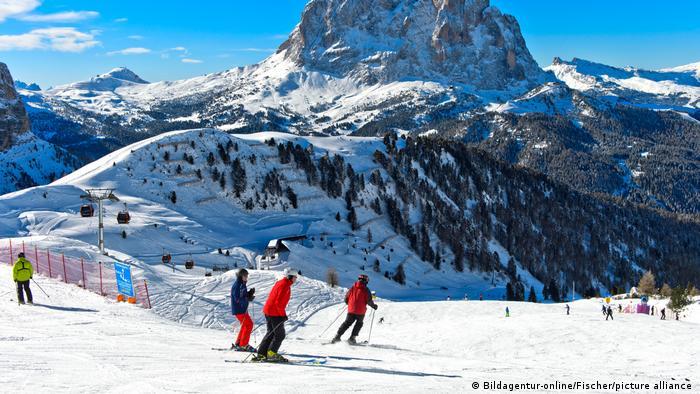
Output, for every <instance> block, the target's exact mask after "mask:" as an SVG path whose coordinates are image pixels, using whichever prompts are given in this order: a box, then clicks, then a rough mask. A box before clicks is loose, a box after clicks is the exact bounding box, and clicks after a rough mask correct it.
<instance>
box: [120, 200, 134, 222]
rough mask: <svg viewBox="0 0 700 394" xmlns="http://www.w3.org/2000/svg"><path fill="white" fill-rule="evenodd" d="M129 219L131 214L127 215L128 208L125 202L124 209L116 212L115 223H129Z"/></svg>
mask: <svg viewBox="0 0 700 394" xmlns="http://www.w3.org/2000/svg"><path fill="white" fill-rule="evenodd" d="M130 221H131V215H129V209H128V208H127V207H126V204H124V209H123V210H121V211H119V213H118V214H117V223H119V224H129V222H130Z"/></svg>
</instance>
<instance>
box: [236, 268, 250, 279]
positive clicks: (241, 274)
mask: <svg viewBox="0 0 700 394" xmlns="http://www.w3.org/2000/svg"><path fill="white" fill-rule="evenodd" d="M247 275H248V270H247V269H245V268H241V269H239V270H238V272H236V276H237V277H239V278H242V277H244V276H247Z"/></svg>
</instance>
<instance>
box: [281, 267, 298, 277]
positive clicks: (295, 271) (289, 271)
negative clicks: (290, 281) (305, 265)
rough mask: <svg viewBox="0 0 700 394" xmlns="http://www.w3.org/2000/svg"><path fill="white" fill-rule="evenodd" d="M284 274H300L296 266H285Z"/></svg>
mask: <svg viewBox="0 0 700 394" xmlns="http://www.w3.org/2000/svg"><path fill="white" fill-rule="evenodd" d="M284 276H299V271H298V270H296V269H294V268H285V269H284Z"/></svg>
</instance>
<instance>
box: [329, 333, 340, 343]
mask: <svg viewBox="0 0 700 394" xmlns="http://www.w3.org/2000/svg"><path fill="white" fill-rule="evenodd" d="M338 342H340V335H336V336H335V337H334V338H333V339H331V343H338Z"/></svg>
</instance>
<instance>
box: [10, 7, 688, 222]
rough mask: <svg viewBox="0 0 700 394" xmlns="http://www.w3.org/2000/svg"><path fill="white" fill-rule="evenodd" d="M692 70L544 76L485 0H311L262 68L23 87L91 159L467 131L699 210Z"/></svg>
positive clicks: (540, 160)
mask: <svg viewBox="0 0 700 394" xmlns="http://www.w3.org/2000/svg"><path fill="white" fill-rule="evenodd" d="M370 10H371V12H370ZM696 69H697V68H694V67H692V66H687V67H681V68H678V69H673V70H664V71H645V70H638V69H631V68H628V69H619V68H614V67H609V66H605V65H601V64H595V63H591V62H586V61H582V60H574V61H572V62H564V61H562V60H559V59H557V60H555V62H554V64H553V65H552V66H550V67H548V68H547V69H546V71H545V70H542V69H540V68H539V67H537V65H536V64H535V62H534V61H533V59H532V57H531V56H530V53H529V51H528V49H527V46H526V45H525V42H524V40H523V38H522V35H521V34H520V28H519V26H518V23H517V21H516V20H515V18H513V17H512V16H509V15H503V14H502V13H501V12H500V11H498V9H496V8H494V7H492V6H490V5H489V2H488V1H487V0H450V1H447V0H419V1H407V0H383V1H379V2H377V1H369V0H347V1H339V0H313V1H311V2H310V3H309V4H308V5H307V7H306V8H305V10H304V12H303V15H302V17H301V22H300V23H299V25H298V26H297V27H296V28H295V29H294V30H293V31H292V32H291V34H290V36H289V38H288V40H287V41H286V42H285V43H283V44H282V45H281V46H280V48H279V49H278V51H277V52H276V53H275V54H273V55H272V56H270V57H269V58H267V59H265V60H264V61H262V62H260V63H259V64H255V65H252V66H247V67H242V68H235V69H231V70H228V71H224V72H220V73H214V74H209V75H204V76H200V77H196V78H191V79H186V80H180V81H165V82H155V83H147V82H146V81H144V80H143V79H141V78H140V77H138V76H137V75H136V74H135V73H133V72H132V71H130V70H127V69H123V68H122V69H115V70H113V71H111V72H109V73H107V74H103V75H100V76H97V77H95V78H92V79H90V80H87V81H84V82H77V83H73V84H68V85H65V86H60V87H57V88H54V89H50V90H46V91H32V90H24V89H23V90H21V94H22V96H23V98H24V100H25V102H26V104H27V109H28V113H29V116H30V118H31V120H32V130H33V132H34V133H35V134H36V135H37V136H39V137H41V138H43V139H46V140H47V141H50V142H52V143H55V144H57V145H59V146H61V147H64V148H66V149H67V150H69V151H70V152H72V153H74V154H75V155H76V156H78V157H80V158H81V159H82V160H83V161H84V162H89V161H91V160H95V159H97V158H99V157H101V156H102V155H104V154H106V153H108V152H111V151H113V150H115V149H118V148H120V147H123V146H126V145H128V144H130V143H134V142H136V141H139V140H142V139H144V138H148V137H151V136H154V135H158V134H160V133H163V132H167V131H173V130H180V129H188V128H199V127H213V128H217V129H219V130H222V131H226V132H231V133H250V132H258V131H284V132H290V133H294V134H298V135H361V136H382V135H384V134H385V133H387V132H399V133H404V132H408V133H410V134H414V135H416V134H423V135H432V136H435V137H439V138H444V137H451V138H459V139H462V140H465V141H468V142H470V143H473V144H475V145H479V146H480V147H482V148H485V149H487V150H489V151H490V152H491V153H492V154H494V155H496V156H498V157H500V158H501V159H503V160H506V161H509V162H511V163H517V164H520V165H524V166H528V167H530V168H532V169H535V170H537V171H540V172H542V173H544V174H546V175H549V176H551V177H553V178H554V179H556V180H558V181H561V182H565V183H567V184H568V185H570V186H573V187H575V188H577V189H578V190H580V191H583V192H587V193H605V194H608V195H610V196H620V197H623V198H625V199H627V200H629V201H633V202H637V203H643V204H649V205H652V206H654V207H657V208H661V209H665V210H669V211H674V212H683V213H697V212H700V200H699V198H700V197H698V193H697V190H700V156H698V153H697V152H698V151H699V150H698V147H700V139H699V138H698V137H697V132H698V131H697V130H698V128H699V127H700V121H699V120H698V119H700V112H698V97H700V94H699V93H698V91H699V89H700V82H698V79H697V75H696V71H694V70H696ZM557 78H558V79H557ZM574 157H575V159H573V158H574ZM672 179H675V180H679V181H678V182H675V183H674V182H672V181H671V180H672Z"/></svg>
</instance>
